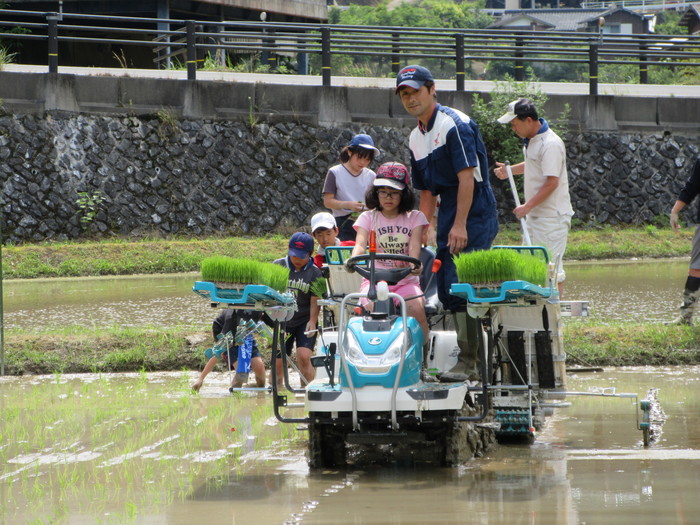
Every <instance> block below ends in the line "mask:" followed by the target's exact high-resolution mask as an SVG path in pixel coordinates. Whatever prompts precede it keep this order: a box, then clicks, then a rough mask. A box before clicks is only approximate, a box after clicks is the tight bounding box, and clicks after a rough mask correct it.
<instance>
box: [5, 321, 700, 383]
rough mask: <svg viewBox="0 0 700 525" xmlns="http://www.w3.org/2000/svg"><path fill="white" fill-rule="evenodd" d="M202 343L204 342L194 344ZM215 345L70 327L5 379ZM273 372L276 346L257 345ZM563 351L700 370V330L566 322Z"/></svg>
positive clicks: (144, 361) (13, 355)
mask: <svg viewBox="0 0 700 525" xmlns="http://www.w3.org/2000/svg"><path fill="white" fill-rule="evenodd" d="M196 340H200V341H202V342H197V343H192V342H191V341H196ZM212 344H213V341H212V339H211V335H210V333H209V332H207V331H202V330H201V328H200V327H195V326H192V327H178V328H157V329H156V328H147V327H145V328H144V327H129V328H123V327H119V326H114V327H102V328H101V329H100V331H99V332H95V330H94V329H93V328H91V327H83V326H70V327H66V328H64V329H62V330H51V331H46V332H41V333H35V334H26V333H21V332H19V331H16V330H8V331H6V333H5V373H6V374H8V375H22V374H54V373H76V372H93V373H94V372H134V371H139V370H144V371H155V370H159V371H165V370H172V371H177V370H182V369H183V368H184V369H189V370H201V369H202V367H203V366H204V365H205V363H206V358H205V357H204V350H205V349H207V348H210V347H211V346H212ZM258 348H259V349H260V353H261V355H262V358H263V360H264V361H265V366H266V367H267V368H268V369H269V367H270V362H271V350H270V343H269V341H268V340H267V339H265V338H264V337H259V338H258ZM564 348H565V350H566V352H567V354H569V355H570V356H571V357H572V358H571V359H569V363H570V364H575V363H576V359H580V360H583V361H585V362H587V363H590V364H592V365H597V366H623V365H624V366H626V365H653V366H667V365H682V364H700V326H698V327H689V326H664V325H660V324H657V323H623V322H617V323H607V322H605V323H604V322H599V321H591V320H589V319H567V320H566V321H565V322H564Z"/></svg>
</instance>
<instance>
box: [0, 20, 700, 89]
mask: <svg viewBox="0 0 700 525" xmlns="http://www.w3.org/2000/svg"><path fill="white" fill-rule="evenodd" d="M13 27H14V28H16V27H22V28H24V29H25V30H28V31H30V32H29V33H26V34H17V33H12V32H8V31H9V28H13ZM171 27H176V28H178V29H171ZM0 39H2V42H10V41H12V40H19V41H21V40H23V39H32V40H36V39H39V40H44V41H46V42H47V50H48V53H47V62H48V68H49V72H50V73H57V72H58V68H59V44H62V43H72V44H73V45H79V44H84V45H90V44H95V43H108V44H119V45H125V46H126V45H129V46H144V47H147V48H150V49H151V50H152V51H154V52H156V53H158V56H157V57H156V60H155V61H156V63H158V64H161V65H162V64H165V63H167V62H168V61H170V60H172V59H173V58H179V57H183V58H184V65H185V67H186V69H187V78H188V80H196V78H197V69H198V66H199V65H200V64H201V63H202V62H203V61H204V58H202V57H203V56H207V55H209V56H212V55H215V54H216V53H250V54H257V53H259V54H261V55H262V57H263V60H264V61H265V62H266V63H268V64H269V65H270V66H271V68H272V69H274V67H275V66H276V60H277V57H278V56H279V55H283V54H297V55H298V56H299V57H300V62H301V59H302V58H303V59H304V60H307V59H308V57H309V56H310V55H319V56H320V59H321V77H322V83H323V85H324V86H330V85H331V75H332V66H331V57H332V56H338V55H349V56H355V57H358V56H362V57H374V58H385V59H388V60H389V61H390V63H391V68H392V72H394V73H397V72H398V71H399V69H400V67H401V65H402V64H404V65H405V64H408V63H410V62H415V61H420V59H426V58H436V59H440V60H443V61H454V64H455V73H456V86H457V90H458V91H464V88H465V65H466V64H467V63H468V62H469V61H509V62H513V63H514V66H515V79H516V80H519V81H522V80H524V79H525V66H526V64H528V63H535V62H536V63H555V64H561V63H570V64H583V65H586V66H587V68H588V78H589V91H590V93H591V94H594V95H595V94H597V93H598V68H599V66H600V65H601V64H621V63H624V64H634V65H638V66H639V80H640V83H642V84H645V83H648V75H647V73H648V67H649V66H650V65H658V66H660V67H673V66H679V65H682V66H691V67H698V66H700V36H691V35H688V36H682V37H681V36H670V35H654V34H651V35H608V34H606V35H603V34H602V33H572V32H550V31H546V32H543V31H512V32H510V31H507V30H477V29H439V28H413V27H378V26H342V25H327V24H301V23H299V24H287V23H279V22H277V23H270V22H246V21H231V22H210V21H193V20H187V21H183V20H171V19H161V18H134V17H111V16H100V15H81V14H70V13H61V14H58V13H39V12H35V11H16V10H0Z"/></svg>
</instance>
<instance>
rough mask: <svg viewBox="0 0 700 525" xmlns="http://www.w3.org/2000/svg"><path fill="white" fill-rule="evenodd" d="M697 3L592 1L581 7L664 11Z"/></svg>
mask: <svg viewBox="0 0 700 525" xmlns="http://www.w3.org/2000/svg"><path fill="white" fill-rule="evenodd" d="M694 3H697V2H686V1H685V0H616V1H615V2H611V1H609V0H608V1H605V0H602V1H596V0H594V1H592V2H581V7H582V8H584V9H606V8H608V7H611V6H612V5H613V4H615V5H616V6H617V7H622V8H624V9H629V10H630V11H641V12H643V13H645V12H647V11H662V10H664V9H676V10H677V9H685V8H687V7H688V6H690V5H691V4H694Z"/></svg>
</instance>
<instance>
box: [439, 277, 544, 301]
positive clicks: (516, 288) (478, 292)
mask: <svg viewBox="0 0 700 525" xmlns="http://www.w3.org/2000/svg"><path fill="white" fill-rule="evenodd" d="M450 293H451V294H452V295H456V296H457V297H460V298H462V299H464V300H466V301H467V302H470V303H503V302H513V301H517V300H518V299H520V298H524V299H527V298H532V299H537V298H545V299H547V298H549V297H551V296H552V289H551V288H542V287H541V286H538V285H536V284H532V283H529V282H527V281H504V282H503V283H501V285H500V286H489V287H482V286H478V285H471V284H469V283H455V284H453V285H452V287H451V288H450Z"/></svg>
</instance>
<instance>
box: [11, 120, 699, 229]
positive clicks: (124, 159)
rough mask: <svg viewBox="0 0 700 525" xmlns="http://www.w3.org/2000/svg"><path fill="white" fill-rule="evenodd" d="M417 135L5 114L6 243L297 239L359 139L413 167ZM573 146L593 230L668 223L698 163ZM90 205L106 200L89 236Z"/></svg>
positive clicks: (620, 141) (576, 194) (664, 147)
mask: <svg viewBox="0 0 700 525" xmlns="http://www.w3.org/2000/svg"><path fill="white" fill-rule="evenodd" d="M409 131H410V130H409V129H408V128H402V129H394V128H387V127H380V126H361V125H358V124H351V125H347V126H344V127H342V128H341V127H338V128H329V127H316V126H311V125H309V124H300V123H293V122H287V123H277V124H259V123H254V122H241V121H236V122H234V121H221V120H216V121H215V120H183V119H180V120H177V119H174V118H172V117H170V116H169V115H168V114H167V111H166V112H164V113H161V116H160V118H156V117H151V118H149V117H137V116H129V117H127V116H117V117H112V116H104V115H87V114H75V113H64V114H62V113H55V112H53V113H46V114H44V115H38V114H14V115H4V116H2V117H0V158H1V159H2V161H3V163H2V166H1V167H0V181H1V182H2V185H3V193H2V197H3V205H2V212H3V215H2V229H3V238H4V240H9V241H12V242H23V241H30V242H36V241H42V240H45V239H75V238H79V237H81V236H85V235H96V234H97V235H102V236H106V235H109V234H120V235H170V234H183V235H210V234H233V235H245V234H250V235H259V234H264V233H270V232H274V231H284V232H288V231H289V230H292V229H297V228H303V227H305V226H307V225H308V220H309V217H310V216H311V215H312V214H313V213H315V212H317V211H319V210H321V209H322V207H323V206H322V198H321V188H322V185H323V180H324V177H325V174H326V171H327V169H328V168H329V167H330V166H332V165H333V164H335V163H337V157H338V152H339V150H340V148H341V147H342V146H343V145H344V144H345V143H347V141H348V140H349V139H350V137H351V136H352V135H353V134H354V133H357V132H367V133H370V134H371V135H372V136H373V137H374V138H375V140H376V142H377V146H378V147H379V148H380V149H381V150H382V151H383V152H384V153H383V155H382V157H381V159H380V160H381V161H388V160H398V161H401V162H407V161H408V157H407V149H406V144H407V138H408V133H409ZM566 142H567V148H568V156H569V161H568V162H569V172H570V181H571V193H572V199H573V205H574V209H575V210H576V214H577V217H578V218H579V219H581V220H583V221H585V222H596V223H607V224H619V223H630V224H642V223H645V222H649V221H652V220H653V219H654V218H655V217H656V216H659V215H662V214H666V213H668V211H669V210H670V208H671V206H672V204H673V202H674V200H675V198H676V195H677V193H678V191H679V189H680V188H681V186H682V184H683V183H684V181H685V179H686V178H687V176H688V172H689V169H690V166H691V165H692V162H693V160H694V158H695V157H696V156H697V155H698V141H697V137H691V136H680V135H673V134H670V133H668V132H665V133H662V134H658V135H657V134H625V133H620V132H616V133H612V132H597V133H596V132H586V133H585V134H580V135H571V136H569V137H567V138H566ZM492 183H493V185H494V188H495V191H496V197H497V199H498V201H499V206H500V213H501V221H502V222H513V221H514V219H513V216H512V214H511V213H510V210H511V209H512V207H513V203H512V198H511V197H510V192H509V188H508V185H507V183H504V182H501V181H498V180H496V179H492ZM79 192H87V194H88V195H101V196H103V197H104V202H103V203H102V204H101V205H100V206H99V207H98V211H97V214H96V215H95V217H94V219H93V220H92V221H90V222H89V223H88V224H87V227H84V226H85V225H83V224H82V223H81V217H83V216H84V214H85V211H86V210H85V209H84V207H81V206H80V205H79V204H78V197H79V196H78V193H79ZM693 211H694V209H693V210H691V211H688V212H687V213H688V215H687V216H686V217H687V218H691V217H694V215H691V213H692V212H693Z"/></svg>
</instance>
